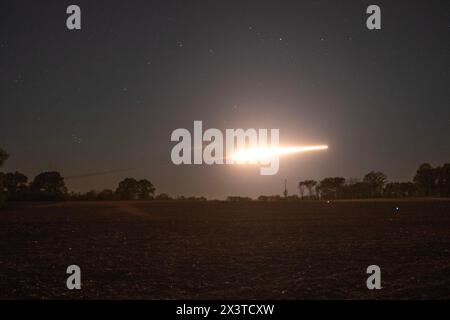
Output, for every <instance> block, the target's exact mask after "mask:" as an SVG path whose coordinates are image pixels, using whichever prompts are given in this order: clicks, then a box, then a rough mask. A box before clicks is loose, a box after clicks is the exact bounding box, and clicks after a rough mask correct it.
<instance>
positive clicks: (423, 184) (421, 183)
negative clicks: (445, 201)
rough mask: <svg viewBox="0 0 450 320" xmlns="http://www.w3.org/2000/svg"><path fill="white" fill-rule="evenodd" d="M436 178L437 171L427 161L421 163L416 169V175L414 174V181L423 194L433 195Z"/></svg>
mask: <svg viewBox="0 0 450 320" xmlns="http://www.w3.org/2000/svg"><path fill="white" fill-rule="evenodd" d="M437 179H438V171H437V170H436V169H435V168H433V167H432V166H431V165H430V164H429V163H423V164H422V165H421V166H420V167H419V169H417V172H416V175H415V176H414V182H415V183H416V184H417V186H418V187H419V189H420V191H421V193H422V195H424V196H432V195H435V191H436V189H437Z"/></svg>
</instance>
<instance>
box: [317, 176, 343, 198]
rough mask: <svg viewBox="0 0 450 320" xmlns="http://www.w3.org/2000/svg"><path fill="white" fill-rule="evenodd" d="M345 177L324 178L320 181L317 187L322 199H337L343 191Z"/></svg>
mask: <svg viewBox="0 0 450 320" xmlns="http://www.w3.org/2000/svg"><path fill="white" fill-rule="evenodd" d="M344 186H345V178H342V177H334V178H325V179H323V180H321V181H320V183H319V186H318V189H319V192H320V195H321V197H322V198H324V199H339V198H340V196H341V195H342V193H343V189H344Z"/></svg>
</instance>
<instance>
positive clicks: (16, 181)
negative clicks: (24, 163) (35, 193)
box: [3, 171, 28, 200]
mask: <svg viewBox="0 0 450 320" xmlns="http://www.w3.org/2000/svg"><path fill="white" fill-rule="evenodd" d="M27 182H28V177H27V176H26V175H24V174H22V173H20V172H17V171H16V172H14V173H13V172H8V173H7V174H5V175H4V178H3V187H4V189H5V191H6V197H7V199H8V200H20V199H23V198H24V197H25V192H26V190H27Z"/></svg>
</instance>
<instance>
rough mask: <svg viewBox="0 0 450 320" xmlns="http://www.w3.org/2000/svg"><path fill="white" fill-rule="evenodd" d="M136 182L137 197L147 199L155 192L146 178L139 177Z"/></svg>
mask: <svg viewBox="0 0 450 320" xmlns="http://www.w3.org/2000/svg"><path fill="white" fill-rule="evenodd" d="M137 184H138V185H137V187H138V198H139V199H141V200H148V199H151V198H152V197H153V194H154V193H155V190H156V189H155V187H154V186H153V184H152V183H151V182H150V181H148V180H146V179H141V180H139V181H138V183H137Z"/></svg>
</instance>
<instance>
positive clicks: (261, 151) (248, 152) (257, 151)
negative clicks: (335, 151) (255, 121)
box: [232, 145, 328, 163]
mask: <svg viewBox="0 0 450 320" xmlns="http://www.w3.org/2000/svg"><path fill="white" fill-rule="evenodd" d="M326 149H328V146H326V145H318V146H304V147H276V148H253V149H245V150H239V151H236V152H235V153H234V154H233V155H232V159H233V160H234V161H236V162H237V163H246V162H247V163H256V162H261V161H267V160H268V159H270V158H271V157H274V156H280V155H285V154H294V153H301V152H308V151H318V150H326Z"/></svg>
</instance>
